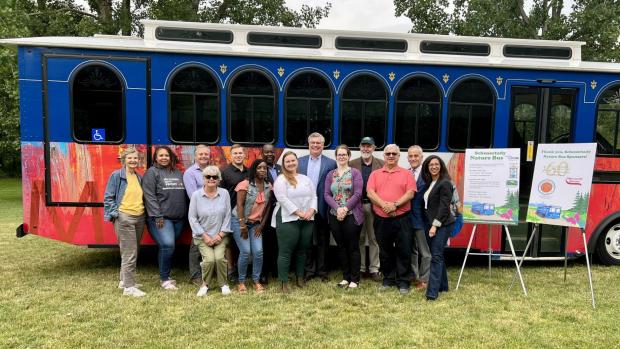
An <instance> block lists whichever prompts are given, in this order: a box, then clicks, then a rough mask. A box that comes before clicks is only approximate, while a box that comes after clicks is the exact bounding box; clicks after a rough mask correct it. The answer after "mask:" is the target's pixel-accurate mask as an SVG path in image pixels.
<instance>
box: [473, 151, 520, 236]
mask: <svg viewBox="0 0 620 349" xmlns="http://www.w3.org/2000/svg"><path fill="white" fill-rule="evenodd" d="M519 158H520V150H519V149H518V148H515V149H467V150H466V151H465V186H464V187H465V190H464V194H463V196H464V197H463V219H464V220H465V221H466V222H471V223H492V224H510V225H513V224H518V223H519V161H520V159H519Z"/></svg>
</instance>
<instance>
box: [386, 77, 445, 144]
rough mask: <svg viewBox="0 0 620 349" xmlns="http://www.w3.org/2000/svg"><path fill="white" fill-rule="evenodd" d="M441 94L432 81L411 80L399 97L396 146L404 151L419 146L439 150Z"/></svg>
mask: <svg viewBox="0 0 620 349" xmlns="http://www.w3.org/2000/svg"><path fill="white" fill-rule="evenodd" d="M440 106H441V93H440V91H439V88H437V86H436V85H435V84H433V83H432V82H431V80H429V79H427V78H423V77H415V78H411V79H409V80H407V81H406V82H405V83H404V84H403V85H402V87H400V89H399V90H398V93H397V95H396V120H395V125H394V142H395V143H396V144H398V145H399V146H400V147H401V148H408V147H409V146H411V145H414V144H417V145H419V146H421V147H422V149H424V150H434V149H437V147H438V146H439V131H440V126H439V125H440V119H441V107H440Z"/></svg>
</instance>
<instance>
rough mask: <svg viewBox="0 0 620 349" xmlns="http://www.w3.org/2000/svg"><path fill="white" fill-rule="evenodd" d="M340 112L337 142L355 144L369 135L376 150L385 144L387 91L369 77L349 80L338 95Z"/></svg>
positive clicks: (362, 76)
mask: <svg viewBox="0 0 620 349" xmlns="http://www.w3.org/2000/svg"><path fill="white" fill-rule="evenodd" d="M340 109H341V111H340V113H341V120H340V121H341V122H340V143H344V144H349V145H354V144H355V145H357V144H359V141H360V139H362V137H366V136H370V137H373V138H374V139H375V143H376V145H377V148H380V147H383V146H384V145H385V127H386V120H387V113H388V107H387V90H386V88H385V85H383V84H382V83H381V81H379V80H378V79H377V78H375V77H373V76H370V75H359V76H357V77H355V78H353V79H351V81H350V82H349V83H347V85H346V86H345V87H344V90H343V92H342V99H341V108H340Z"/></svg>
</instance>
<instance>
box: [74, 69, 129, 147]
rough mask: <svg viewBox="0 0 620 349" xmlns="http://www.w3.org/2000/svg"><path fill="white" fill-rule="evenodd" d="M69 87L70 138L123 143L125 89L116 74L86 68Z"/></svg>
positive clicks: (78, 140) (81, 70)
mask: <svg viewBox="0 0 620 349" xmlns="http://www.w3.org/2000/svg"><path fill="white" fill-rule="evenodd" d="M71 87H72V90H73V91H72V98H73V100H72V101H71V104H72V107H73V110H72V121H73V138H74V139H75V140H76V141H77V142H97V143H101V142H106V143H108V142H109V143H120V142H122V141H123V139H124V138H125V135H124V131H125V127H124V124H125V123H124V114H125V113H124V110H125V108H124V105H123V104H124V92H125V88H124V86H123V84H122V83H121V80H120V79H119V77H118V76H117V75H116V73H115V72H114V71H112V69H110V68H108V67H106V66H104V65H101V64H92V65H88V66H86V67H84V68H82V69H80V71H78V72H77V74H76V75H75V77H74V78H73V82H72V84H71ZM95 136H97V137H99V139H96V138H95Z"/></svg>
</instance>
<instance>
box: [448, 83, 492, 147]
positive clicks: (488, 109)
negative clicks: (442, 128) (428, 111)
mask: <svg viewBox="0 0 620 349" xmlns="http://www.w3.org/2000/svg"><path fill="white" fill-rule="evenodd" d="M494 109H495V96H494V94H493V92H492V91H491V88H490V87H489V86H488V85H487V84H486V83H485V82H483V81H482V80H478V79H468V80H465V81H463V82H460V83H459V84H458V86H457V87H456V88H455V89H454V91H453V92H452V94H451V95H450V107H449V114H448V148H449V149H450V150H456V151H462V150H465V149H466V148H489V147H490V146H491V144H492V140H493V114H494V112H495V110H494Z"/></svg>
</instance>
